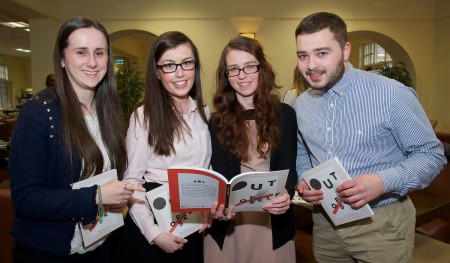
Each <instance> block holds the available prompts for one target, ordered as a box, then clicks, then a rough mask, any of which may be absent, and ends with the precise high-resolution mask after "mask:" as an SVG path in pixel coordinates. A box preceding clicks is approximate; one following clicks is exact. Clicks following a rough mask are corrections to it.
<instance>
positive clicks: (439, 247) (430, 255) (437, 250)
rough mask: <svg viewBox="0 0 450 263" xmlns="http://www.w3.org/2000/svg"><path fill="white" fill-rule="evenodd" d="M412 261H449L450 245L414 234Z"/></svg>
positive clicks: (428, 262) (419, 262)
mask: <svg viewBox="0 0 450 263" xmlns="http://www.w3.org/2000/svg"><path fill="white" fill-rule="evenodd" d="M413 259H414V263H422V262H423V263H431V262H432V263H440V262H443V263H444V262H445V263H448V262H450V245H449V244H446V243H443V242H440V241H437V240H435V239H432V238H429V237H426V236H422V235H419V234H416V238H415V241H414V251H413Z"/></svg>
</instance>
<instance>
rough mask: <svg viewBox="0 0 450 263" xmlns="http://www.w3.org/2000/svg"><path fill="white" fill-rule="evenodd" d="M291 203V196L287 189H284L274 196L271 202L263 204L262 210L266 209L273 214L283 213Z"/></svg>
mask: <svg viewBox="0 0 450 263" xmlns="http://www.w3.org/2000/svg"><path fill="white" fill-rule="evenodd" d="M290 205H291V198H290V195H289V194H288V192H287V190H286V189H284V191H283V193H282V194H280V195H279V196H278V197H277V198H275V199H274V200H273V201H272V202H270V203H267V204H265V205H264V207H263V209H264V211H267V212H269V213H271V214H274V215H280V214H284V213H285V212H286V211H287V210H288V209H289V207H290Z"/></svg>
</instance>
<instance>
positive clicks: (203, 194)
mask: <svg viewBox="0 0 450 263" xmlns="http://www.w3.org/2000/svg"><path fill="white" fill-rule="evenodd" d="M288 174H289V170H281V171H270V172H248V173H242V174H239V175H237V176H235V177H233V179H232V180H230V181H228V180H227V179H226V178H225V177H224V176H222V175H221V174H219V173H217V172H215V171H213V170H208V169H204V168H193V167H173V168H169V169H168V175H169V189H170V198H171V204H172V211H176V212H186V211H210V210H211V207H212V204H213V202H218V203H219V204H224V205H225V207H228V206H229V205H233V206H234V207H235V211H236V212H240V211H264V210H263V206H264V204H265V203H268V202H271V201H272V200H273V199H274V198H275V197H276V196H278V195H279V194H280V193H281V192H282V191H283V190H284V189H285V187H286V180H287V177H288Z"/></svg>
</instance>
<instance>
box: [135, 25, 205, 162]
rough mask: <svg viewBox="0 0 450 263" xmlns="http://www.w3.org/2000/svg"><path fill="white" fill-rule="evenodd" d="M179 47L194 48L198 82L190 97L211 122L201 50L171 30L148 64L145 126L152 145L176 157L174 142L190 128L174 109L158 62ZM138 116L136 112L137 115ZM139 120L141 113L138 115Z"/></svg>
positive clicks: (162, 37)
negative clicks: (158, 68)
mask: <svg viewBox="0 0 450 263" xmlns="http://www.w3.org/2000/svg"><path fill="white" fill-rule="evenodd" d="M179 45H187V46H188V47H190V48H191V50H192V53H193V54H194V59H195V61H196V67H195V80H194V84H193V87H192V89H191V90H190V91H189V93H188V95H189V96H190V97H191V98H192V99H194V100H196V103H197V110H198V112H199V113H200V116H201V118H202V119H203V121H204V122H205V123H207V122H208V120H207V118H206V114H205V111H204V104H203V97H202V87H201V81H200V58H199V54H198V50H197V47H196V46H195V45H194V43H193V42H192V41H191V40H190V39H189V37H187V36H186V35H185V34H183V33H181V32H178V31H170V32H166V33H163V34H161V35H160V36H159V37H158V38H157V39H156V41H155V43H154V44H153V46H152V49H151V53H150V57H149V59H148V64H147V74H146V86H145V93H144V102H143V105H144V122H143V124H144V127H147V128H148V144H149V145H150V146H153V147H154V149H155V153H156V154H158V155H164V156H169V155H171V154H175V148H174V141H175V139H180V138H181V137H182V130H183V128H185V129H188V130H189V128H188V127H187V125H186V123H185V122H184V120H183V119H182V118H181V117H180V115H179V114H178V113H177V112H176V111H175V110H174V109H175V105H174V102H173V101H172V97H171V96H170V94H169V93H168V92H167V91H166V89H165V88H164V87H163V85H162V83H161V81H160V80H159V78H158V73H157V68H156V63H157V62H158V60H159V59H160V58H161V56H162V55H163V54H164V53H165V52H166V51H168V50H170V49H173V48H176V47H177V46H179ZM135 113H136V112H135ZM134 116H135V118H137V114H135V115H134Z"/></svg>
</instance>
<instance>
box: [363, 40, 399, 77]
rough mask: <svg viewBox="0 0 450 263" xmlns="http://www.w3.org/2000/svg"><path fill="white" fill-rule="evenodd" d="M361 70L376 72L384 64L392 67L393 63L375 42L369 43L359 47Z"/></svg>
mask: <svg viewBox="0 0 450 263" xmlns="http://www.w3.org/2000/svg"><path fill="white" fill-rule="evenodd" d="M361 59H362V68H363V69H364V70H368V71H376V70H377V69H379V68H381V67H383V66H384V64H386V63H387V64H388V65H392V63H393V61H392V58H391V56H390V55H389V53H387V52H386V50H384V48H383V47H381V46H380V45H378V44H377V43H375V42H369V43H366V44H363V45H362V46H361Z"/></svg>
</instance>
